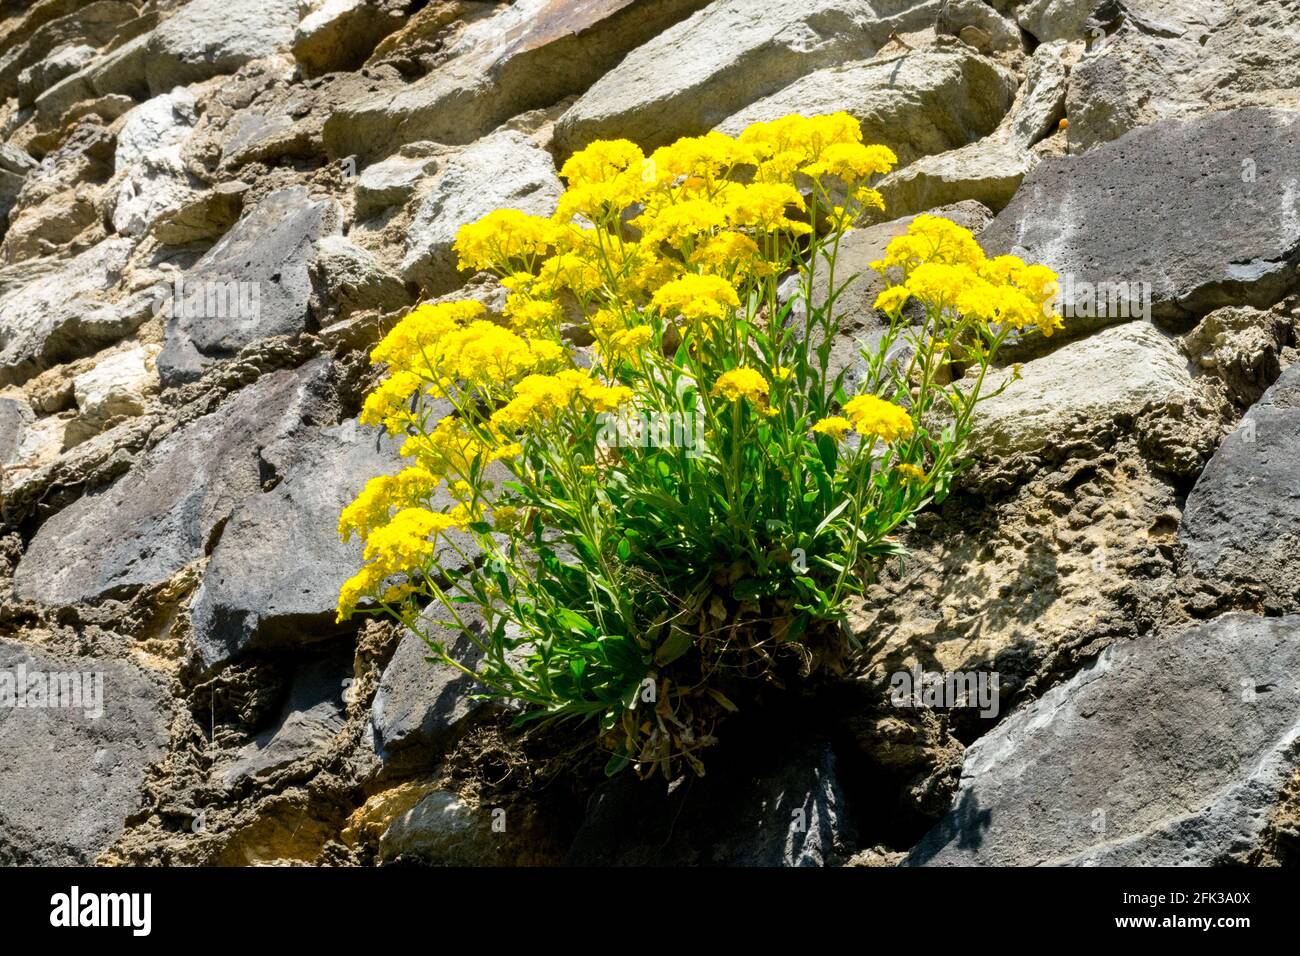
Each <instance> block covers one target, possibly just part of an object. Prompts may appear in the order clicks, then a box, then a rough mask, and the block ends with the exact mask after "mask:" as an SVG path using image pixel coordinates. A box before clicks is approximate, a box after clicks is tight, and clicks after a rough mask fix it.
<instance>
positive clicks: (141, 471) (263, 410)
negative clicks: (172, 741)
mask: <svg viewBox="0 0 1300 956" xmlns="http://www.w3.org/2000/svg"><path fill="white" fill-rule="evenodd" d="M326 370H327V369H326V365H325V364H324V361H323V360H318V361H317V362H315V363H313V364H310V365H307V366H304V367H303V369H301V370H300V371H298V372H289V371H283V372H275V373H272V374H270V375H267V376H264V377H263V378H261V379H259V380H258V381H257V382H256V383H254V384H253V385H251V386H249V387H248V388H245V389H243V390H241V391H240V392H238V393H237V394H236V395H235V396H234V397H232V398H231V399H229V400H228V401H227V402H226V403H224V404H223V405H221V406H220V407H219V408H218V409H217V410H216V411H215V412H213V413H211V414H209V415H205V416H203V417H202V418H199V419H197V420H196V421H194V422H193V423H191V424H190V425H188V426H186V427H184V428H182V429H180V430H178V431H176V432H174V433H173V434H171V435H168V436H167V437H166V438H164V439H163V440H162V441H160V442H159V443H158V444H157V445H155V446H154V447H153V448H152V449H151V450H150V451H149V452H148V454H146V455H145V456H144V457H143V459H142V460H141V461H140V462H139V463H138V464H137V465H136V466H135V467H134V468H133V469H132V470H131V471H130V472H129V473H128V474H127V475H125V476H124V477H123V478H121V479H119V480H118V481H116V482H115V483H113V484H112V485H110V486H109V487H107V488H104V489H101V490H99V491H95V492H92V493H90V494H87V495H86V496H84V497H83V498H81V499H79V500H78V501H76V502H75V503H73V504H72V505H70V506H68V507H67V508H64V509H63V510H62V511H60V512H59V513H58V514H56V515H54V516H53V517H51V518H50V519H49V520H48V521H46V522H45V523H44V524H43V525H42V526H41V527H40V529H39V530H38V531H37V532H36V535H35V537H34V538H33V539H32V541H31V544H30V545H29V546H28V548H27V552H26V554H24V555H23V559H22V561H20V562H19V565H18V568H17V570H16V572H15V574H14V590H15V593H16V594H17V595H18V596H19V597H20V598H23V599H26V600H32V601H39V602H43V603H50V604H71V603H75V602H78V601H89V600H94V599H96V598H98V597H100V596H103V595H106V594H110V593H119V592H124V591H130V590H132V589H135V588H138V587H140V586H142V585H148V584H157V583H160V582H163V581H166V580H167V579H168V578H170V577H171V576H172V575H173V574H175V573H176V572H177V571H179V570H181V568H183V567H184V566H185V565H187V564H189V563H190V562H192V561H195V560H197V559H198V558H200V557H202V556H203V555H204V553H205V552H206V551H208V550H210V549H211V548H212V547H213V545H214V544H215V543H216V542H215V538H214V535H216V534H218V533H219V532H220V530H221V529H222V527H223V526H224V525H225V522H226V521H227V520H228V519H229V518H230V516H231V514H232V513H233V512H234V510H235V509H236V507H237V506H238V505H239V504H240V503H242V502H244V501H246V500H248V499H249V498H250V497H252V496H254V495H256V494H258V493H259V492H260V491H261V488H262V482H263V481H265V480H266V477H267V465H266V463H265V462H264V461H263V459H262V458H261V454H260V452H261V450H262V449H263V448H265V447H267V446H269V445H271V444H272V443H273V442H274V441H275V440H276V439H278V438H282V437H284V436H286V435H289V434H291V433H293V432H295V431H296V430H298V429H300V428H301V427H302V423H303V421H304V420H307V419H312V418H317V417H325V416H328V415H329V414H331V413H332V410H331V406H330V402H331V399H330V396H329V389H328V386H327V384H326V382H325V373H326Z"/></svg>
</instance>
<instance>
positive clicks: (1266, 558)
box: [1179, 365, 1300, 613]
mask: <svg viewBox="0 0 1300 956" xmlns="http://www.w3.org/2000/svg"><path fill="white" fill-rule="evenodd" d="M1298 463H1300V365H1292V366H1291V367H1290V368H1289V369H1287V370H1286V372H1284V373H1283V374H1282V377H1281V378H1280V379H1278V381H1277V382H1276V383H1275V384H1274V385H1273V386H1272V387H1271V388H1270V389H1269V390H1268V391H1267V392H1265V393H1264V397H1263V398H1261V399H1260V400H1259V401H1258V402H1257V403H1256V404H1255V405H1253V406H1252V407H1251V409H1250V411H1249V412H1247V413H1246V416H1245V417H1244V418H1243V419H1242V420H1241V423H1240V424H1239V425H1238V427H1237V429H1236V431H1234V432H1233V433H1232V434H1231V435H1229V436H1228V437H1227V438H1225V439H1224V440H1223V444H1221V445H1220V446H1219V450H1218V451H1217V452H1215V454H1214V457H1213V458H1212V459H1210V463H1209V464H1208V465H1207V466H1206V467H1205V471H1204V472H1202V473H1201V476H1200V478H1199V479H1198V480H1197V482H1196V486H1195V487H1194V488H1193V489H1192V492H1191V494H1189V495H1188V496H1187V509H1186V512H1185V514H1184V516H1183V524H1182V528H1181V530H1180V532H1179V539H1180V540H1181V541H1182V543H1183V545H1184V547H1185V548H1186V549H1187V563H1188V567H1189V569H1190V570H1191V572H1192V573H1193V574H1195V575H1196V576H1197V577H1198V578H1199V579H1201V580H1204V581H1208V582H1210V583H1211V584H1213V585H1215V586H1217V587H1218V588H1219V589H1220V590H1222V591H1232V590H1244V591H1245V592H1246V593H1247V594H1248V595H1250V596H1252V597H1254V598H1255V600H1257V601H1258V602H1259V603H1260V605H1261V606H1262V607H1263V608H1264V609H1265V610H1266V611H1268V612H1269V613H1277V612H1278V611H1281V610H1285V611H1288V612H1290V611H1297V610H1300V582H1298V581H1297V578H1296V574H1295V555H1296V553H1297V549H1298V548H1300V479H1297V474H1298V472H1297V464H1298Z"/></svg>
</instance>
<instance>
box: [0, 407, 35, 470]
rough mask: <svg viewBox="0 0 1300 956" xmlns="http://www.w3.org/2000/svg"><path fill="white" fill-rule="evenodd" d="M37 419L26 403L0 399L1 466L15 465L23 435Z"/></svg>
mask: <svg viewBox="0 0 1300 956" xmlns="http://www.w3.org/2000/svg"><path fill="white" fill-rule="evenodd" d="M35 418H36V416H35V414H34V413H33V412H32V408H31V406H30V405H28V404H27V403H26V402H24V401H20V400H18V399H16V398H0V466H4V465H9V464H13V462H14V461H15V459H16V458H17V455H18V449H19V448H21V447H22V444H23V433H24V432H25V431H26V430H27V426H28V425H30V424H31V422H32V421H33V420H34V419H35Z"/></svg>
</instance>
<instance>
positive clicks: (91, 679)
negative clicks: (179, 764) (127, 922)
mask: <svg viewBox="0 0 1300 956" xmlns="http://www.w3.org/2000/svg"><path fill="white" fill-rule="evenodd" d="M20 678H22V679H23V680H24V682H25V685H26V686H25V687H23V688H21V689H20V688H17V687H16V684H17V682H18V681H19V679H20ZM52 681H53V682H55V684H54V686H56V687H57V688H59V689H58V690H57V691H56V692H55V693H57V694H59V695H60V697H59V700H60V703H61V704H64V703H65V702H66V704H67V706H59V707H54V706H51V703H50V701H51V699H52V698H51V696H50V695H49V694H43V695H42V697H41V698H38V697H36V696H35V694H36V693H38V692H40V691H44V690H47V689H48V688H49V687H50V686H51V682H52ZM92 687H93V688H95V689H94V690H93V691H92V689H91V688H92ZM76 690H79V694H78V695H77V696H74V697H69V698H64V697H63V696H62V695H63V694H64V693H67V692H69V691H76ZM6 694H7V696H6ZM15 695H21V696H22V698H23V699H24V703H25V705H26V706H23V707H16V706H15V704H14V700H15ZM39 699H43V700H44V701H45V703H44V704H39V703H37V701H38V700H39ZM0 702H2V703H3V708H4V709H3V718H2V719H0V759H3V762H4V766H5V773H4V774H3V775H0V808H2V809H0V864H3V865H5V866H19V865H33V864H36V865H43V866H73V865H80V866H85V865H87V864H91V863H94V862H95V860H96V858H97V857H98V856H99V854H100V853H101V852H103V851H104V850H106V849H108V847H109V846H110V845H111V844H112V843H113V841H114V840H116V839H117V837H118V834H119V833H121V831H122V827H123V822H124V820H125V819H126V817H127V816H128V815H129V814H131V813H133V812H134V811H135V810H136V809H138V807H139V806H140V802H141V788H142V787H143V785H144V778H145V771H146V770H147V769H148V767H149V765H150V764H152V763H153V762H154V761H156V760H158V759H160V758H161V757H162V755H163V753H164V750H165V748H166V745H167V738H168V733H167V724H168V703H167V697H166V695H165V694H164V693H163V691H162V688H161V686H160V682H159V681H158V680H157V679H156V678H155V677H151V676H149V675H148V674H146V673H144V672H143V671H141V670H140V669H139V668H138V667H136V666H134V665H132V664H130V663H127V662H125V661H115V660H106V659H102V658H90V657H75V656H71V655H61V654H60V655H56V654H51V653H49V652H47V651H44V650H40V649H37V648H33V647H28V646H26V645H24V644H21V643H18V642H16V641H13V640H8V639H0ZM74 704H75V706H73V705H74ZM88 704H89V705H90V706H87V705H88ZM20 768H21V771H22V772H18V770H19V769H20Z"/></svg>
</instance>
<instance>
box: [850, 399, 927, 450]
mask: <svg viewBox="0 0 1300 956" xmlns="http://www.w3.org/2000/svg"><path fill="white" fill-rule="evenodd" d="M844 414H845V415H847V416H848V417H849V418H850V419H851V420H852V422H853V427H854V428H855V429H856V430H857V431H858V433H859V434H861V435H875V436H876V437H877V438H880V439H882V440H884V441H887V442H892V441H897V440H898V439H900V438H906V437H907V436H908V435H910V434H912V416H910V415H909V414H908V413H907V410H906V409H903V408H900V407H898V406H897V405H895V404H894V403H892V402H887V401H885V400H884V399H883V398H879V397H877V396H875V395H859V396H857V397H856V398H851V399H849V401H848V402H847V403H846V404H845V406H844Z"/></svg>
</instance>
